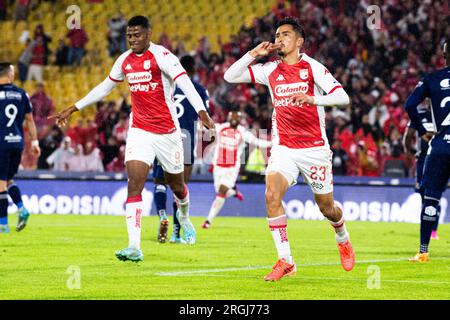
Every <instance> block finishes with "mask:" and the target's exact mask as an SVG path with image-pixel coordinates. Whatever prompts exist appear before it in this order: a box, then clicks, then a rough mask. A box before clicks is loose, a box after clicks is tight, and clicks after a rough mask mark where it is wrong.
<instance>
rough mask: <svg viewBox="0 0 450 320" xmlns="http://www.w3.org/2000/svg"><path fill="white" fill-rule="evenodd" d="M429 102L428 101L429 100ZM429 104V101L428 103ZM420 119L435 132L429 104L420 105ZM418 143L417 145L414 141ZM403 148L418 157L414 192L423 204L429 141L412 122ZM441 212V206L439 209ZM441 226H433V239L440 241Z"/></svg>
mask: <svg viewBox="0 0 450 320" xmlns="http://www.w3.org/2000/svg"><path fill="white" fill-rule="evenodd" d="M427 100H428V99H427ZM427 103H428V101H427ZM417 111H418V113H419V117H420V121H421V122H422V124H423V126H424V127H425V129H427V131H433V130H434V125H433V120H432V119H431V111H430V108H429V106H428V104H419V106H418V109H417ZM414 140H415V141H416V143H415V145H414V143H413V141H414ZM403 147H404V149H405V152H410V153H411V154H415V157H416V183H415V187H414V191H415V192H417V193H419V194H420V198H421V199H422V202H423V186H422V185H421V183H422V177H423V165H424V164H425V158H426V156H427V151H428V141H425V140H424V139H422V138H421V137H419V136H418V134H417V129H415V128H414V127H413V126H412V124H411V121H410V122H409V123H408V127H407V129H406V131H405V134H404V135H403ZM438 210H439V212H440V211H441V210H440V206H439V207H438ZM438 224H439V219H436V223H435V224H434V226H433V230H432V231H431V239H436V240H438V239H439V237H438V234H437V227H438Z"/></svg>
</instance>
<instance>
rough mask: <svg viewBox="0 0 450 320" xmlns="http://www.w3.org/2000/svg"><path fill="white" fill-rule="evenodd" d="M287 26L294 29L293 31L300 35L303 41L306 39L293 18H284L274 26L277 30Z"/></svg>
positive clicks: (298, 23)
mask: <svg viewBox="0 0 450 320" xmlns="http://www.w3.org/2000/svg"><path fill="white" fill-rule="evenodd" d="M285 24H288V25H291V26H292V28H294V31H295V32H296V33H297V34H298V35H300V36H301V37H302V38H303V39H306V35H305V29H303V27H302V26H301V24H300V22H299V21H298V19H297V18H295V17H286V18H283V19H282V20H280V21H278V22H277V23H276V24H275V29H278V28H279V27H281V26H283V25H285Z"/></svg>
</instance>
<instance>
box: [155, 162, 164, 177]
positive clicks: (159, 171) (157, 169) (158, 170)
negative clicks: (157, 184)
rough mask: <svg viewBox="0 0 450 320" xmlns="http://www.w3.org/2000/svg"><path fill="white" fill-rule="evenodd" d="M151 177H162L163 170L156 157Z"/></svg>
mask: <svg viewBox="0 0 450 320" xmlns="http://www.w3.org/2000/svg"><path fill="white" fill-rule="evenodd" d="M153 178H158V179H160V180H162V179H164V170H163V168H162V166H161V165H160V164H159V162H158V159H155V161H153Z"/></svg>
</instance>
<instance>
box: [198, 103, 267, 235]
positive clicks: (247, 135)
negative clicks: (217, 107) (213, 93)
mask: <svg viewBox="0 0 450 320" xmlns="http://www.w3.org/2000/svg"><path fill="white" fill-rule="evenodd" d="M241 120H242V114H241V112H239V111H231V112H229V113H228V122H225V123H222V124H218V125H216V135H217V137H216V141H217V142H216V143H217V144H216V147H215V150H214V158H213V166H214V171H213V177H214V188H215V190H216V198H215V199H214V201H213V203H212V205H211V209H210V210H209V214H208V218H207V219H206V221H205V222H204V223H203V225H202V227H203V228H204V229H208V228H210V227H211V223H212V221H213V219H214V218H215V217H216V216H217V215H218V214H219V212H220V210H221V209H222V207H223V205H224V204H225V200H226V199H227V198H230V197H233V196H235V197H237V198H238V199H239V200H241V201H242V200H243V196H242V194H241V193H240V192H239V191H237V189H236V180H237V178H238V175H239V169H240V167H241V157H242V156H243V151H244V149H245V143H249V144H253V145H256V146H257V147H259V148H268V147H270V146H272V142H270V141H267V140H262V139H258V138H257V137H256V136H254V135H253V134H252V133H251V132H250V131H248V130H247V129H246V128H244V127H243V126H242V125H240V123H241Z"/></svg>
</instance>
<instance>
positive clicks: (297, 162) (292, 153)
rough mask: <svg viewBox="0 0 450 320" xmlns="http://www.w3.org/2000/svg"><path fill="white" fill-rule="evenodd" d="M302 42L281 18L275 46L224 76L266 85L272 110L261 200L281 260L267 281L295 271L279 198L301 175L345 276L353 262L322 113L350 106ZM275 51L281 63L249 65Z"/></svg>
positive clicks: (293, 25)
mask: <svg viewBox="0 0 450 320" xmlns="http://www.w3.org/2000/svg"><path fill="white" fill-rule="evenodd" d="M304 41H305V32H304V30H303V28H302V27H301V25H300V24H299V23H298V21H297V20H296V19H295V18H291V17H289V18H285V19H283V20H282V21H280V22H279V23H278V25H277V29H276V34H275V43H270V42H262V43H260V44H259V45H258V46H257V47H255V48H254V49H253V50H251V51H249V52H248V53H247V54H245V55H244V56H243V57H242V58H241V59H239V60H238V61H236V62H235V63H234V64H233V65H231V66H230V68H229V69H228V70H227V71H226V72H225V75H224V78H225V80H226V81H228V82H231V83H242V82H253V83H259V84H263V85H266V86H267V87H268V88H269V91H270V95H271V98H272V102H273V105H274V111H273V116H272V135H273V136H272V143H273V147H272V150H271V156H270V159H269V163H268V166H267V169H266V195H265V198H266V206H267V215H268V223H269V228H270V231H271V233H272V236H273V239H274V242H275V245H276V248H277V251H278V258H279V259H278V261H277V263H276V264H275V266H274V267H273V269H272V271H271V272H270V273H269V274H268V275H267V276H266V277H265V278H264V279H265V280H266V281H275V280H279V279H281V278H282V277H283V276H287V275H293V274H295V272H296V265H295V263H294V261H293V258H292V256H291V250H290V246H289V241H288V235H287V218H286V215H285V212H284V208H283V206H282V199H283V197H284V195H285V193H286V191H287V190H288V188H289V187H290V186H293V185H295V184H296V181H297V178H298V175H299V174H301V175H302V176H303V178H304V180H305V181H306V182H307V183H308V184H309V186H310V187H311V190H312V192H313V194H314V199H315V201H316V203H317V205H318V207H319V209H320V211H321V212H322V214H323V215H324V216H325V217H326V218H327V219H328V220H329V221H330V223H331V225H332V226H333V227H334V229H335V231H336V241H337V244H338V248H339V252H340V257H341V263H342V266H343V268H344V269H345V270H347V271H349V270H351V269H352V268H353V266H354V263H355V262H354V261H355V256H354V252H353V249H352V245H351V243H350V240H349V234H348V232H347V230H346V227H345V223H344V219H343V214H342V211H341V209H340V208H339V207H337V206H336V205H335V203H334V200H333V177H332V171H331V170H332V163H331V155H332V152H331V150H330V146H329V144H328V141H327V137H326V134H325V112H324V108H323V107H324V106H337V105H348V104H349V97H348V95H347V94H346V92H345V91H344V90H343V88H342V86H341V85H340V84H339V83H338V81H336V79H335V78H334V77H333V76H332V75H331V74H330V72H329V71H328V70H327V68H325V67H324V66H323V65H322V64H320V63H319V62H318V61H316V60H314V59H313V58H311V57H309V56H307V55H306V54H305V53H301V52H300V50H301V48H302V46H303V43H304ZM275 51H276V52H277V53H278V55H279V57H280V59H279V60H276V61H270V62H267V63H265V64H255V65H251V64H252V62H254V61H255V59H256V58H258V57H262V56H267V55H269V54H271V53H272V52H275Z"/></svg>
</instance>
